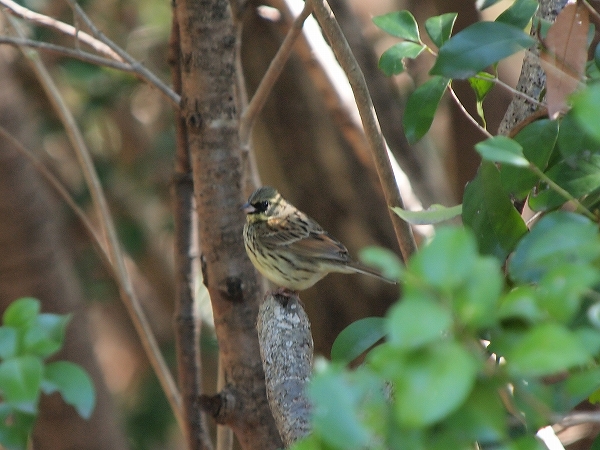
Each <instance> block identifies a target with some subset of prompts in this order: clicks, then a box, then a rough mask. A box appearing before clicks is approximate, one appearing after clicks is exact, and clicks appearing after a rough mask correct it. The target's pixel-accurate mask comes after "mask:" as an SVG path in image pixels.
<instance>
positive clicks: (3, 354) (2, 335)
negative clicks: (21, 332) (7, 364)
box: [0, 326, 19, 359]
mask: <svg viewBox="0 0 600 450" xmlns="http://www.w3.org/2000/svg"><path fill="white" fill-rule="evenodd" d="M18 350H19V341H18V333H17V329H16V328H13V327H8V326H3V327H0V359H7V358H12V357H13V356H16V355H17V352H18Z"/></svg>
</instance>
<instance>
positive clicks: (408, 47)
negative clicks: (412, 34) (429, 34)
mask: <svg viewBox="0 0 600 450" xmlns="http://www.w3.org/2000/svg"><path fill="white" fill-rule="evenodd" d="M423 50H425V46H424V45H423V44H417V43H414V42H408V41H404V42H399V43H398V44H395V45H392V46H391V47H390V48H388V49H387V50H386V51H385V52H383V54H382V55H381V58H379V68H380V69H381V70H382V71H383V73H384V74H385V75H386V76H388V77H390V76H392V75H398V74H399V73H402V72H404V58H410V59H414V58H416V57H417V56H419V55H420V54H421V53H422V52H423Z"/></svg>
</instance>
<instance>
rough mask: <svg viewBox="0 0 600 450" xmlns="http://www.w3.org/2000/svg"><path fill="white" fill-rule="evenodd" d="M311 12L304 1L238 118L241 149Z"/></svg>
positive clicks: (310, 2) (308, 3)
mask: <svg viewBox="0 0 600 450" xmlns="http://www.w3.org/2000/svg"><path fill="white" fill-rule="evenodd" d="M311 12H312V0H306V2H305V3H304V8H303V9H302V12H301V13H300V15H299V16H298V17H296V19H295V20H294V22H293V23H292V26H291V27H290V29H289V30H288V33H287V35H286V36H285V39H284V40H283V42H282V44H281V47H279V50H277V54H276V55H275V57H274V58H273V60H272V61H271V64H269V68H268V69H267V72H266V73H265V75H264V76H263V77H262V79H261V80H260V84H259V85H258V88H257V89H256V92H255V93H254V96H253V97H252V100H251V101H250V103H249V104H248V107H247V108H246V110H245V111H244V113H243V114H242V117H241V118H240V144H241V145H242V147H245V146H247V145H248V141H249V140H250V131H251V130H252V126H253V125H254V122H255V120H256V118H257V116H258V114H259V113H260V111H261V110H262V108H263V106H264V105H265V102H266V101H267V97H268V96H269V93H270V92H271V90H272V89H273V85H274V84H275V82H276V81H277V78H279V75H280V74H281V71H282V70H283V67H284V66H285V63H286V61H287V60H288V58H289V57H290V54H291V53H292V48H293V46H294V42H296V38H297V37H298V35H299V34H300V33H302V26H303V24H304V21H305V20H306V18H307V17H308V16H309V15H310V13H311Z"/></svg>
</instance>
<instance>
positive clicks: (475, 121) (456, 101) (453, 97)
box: [448, 85, 492, 137]
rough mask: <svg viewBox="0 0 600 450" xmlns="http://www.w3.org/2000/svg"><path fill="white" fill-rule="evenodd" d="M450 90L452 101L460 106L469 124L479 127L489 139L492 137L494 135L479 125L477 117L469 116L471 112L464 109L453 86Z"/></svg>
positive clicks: (449, 87)
mask: <svg viewBox="0 0 600 450" xmlns="http://www.w3.org/2000/svg"><path fill="white" fill-rule="evenodd" d="M448 90H449V91H450V95H451V96H452V99H453V100H454V102H455V103H456V104H457V105H458V107H459V109H460V110H461V111H462V112H463V114H464V115H465V116H466V117H467V119H468V120H469V122H471V123H472V124H473V125H475V127H477V129H478V130H479V131H481V132H482V133H483V134H485V135H486V136H487V137H492V134H491V133H490V132H489V131H488V130H486V129H485V128H484V127H482V126H481V125H480V124H479V122H477V120H476V119H475V117H473V116H472V115H471V114H469V111H467V109H466V108H465V107H464V105H463V104H462V102H461V101H460V99H459V98H458V96H457V95H456V92H454V89H452V86H450V85H449V86H448Z"/></svg>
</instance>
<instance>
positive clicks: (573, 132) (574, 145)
mask: <svg viewBox="0 0 600 450" xmlns="http://www.w3.org/2000/svg"><path fill="white" fill-rule="evenodd" d="M554 122H556V121H554ZM558 149H559V150H560V153H561V154H562V155H563V156H564V157H565V158H568V157H571V156H575V155H580V154H581V153H600V142H598V141H596V140H595V139H594V138H593V137H592V136H590V135H589V134H588V133H586V132H585V130H584V129H583V127H582V126H581V125H580V123H579V120H578V119H577V118H576V117H575V115H574V113H573V110H571V111H569V112H568V113H567V114H565V116H564V117H563V118H562V119H560V132H559V133H558Z"/></svg>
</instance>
